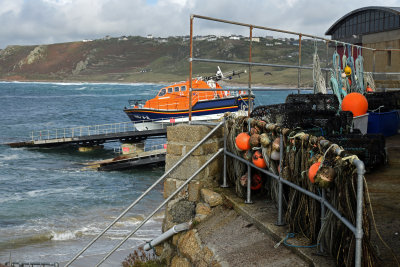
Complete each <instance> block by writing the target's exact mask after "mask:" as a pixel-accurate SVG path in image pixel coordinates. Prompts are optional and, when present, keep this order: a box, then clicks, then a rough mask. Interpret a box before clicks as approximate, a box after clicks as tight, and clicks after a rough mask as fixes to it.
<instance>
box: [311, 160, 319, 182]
mask: <svg viewBox="0 0 400 267" xmlns="http://www.w3.org/2000/svg"><path fill="white" fill-rule="evenodd" d="M320 165H321V162H316V163H314V164H313V165H311V167H310V169H308V179H310V181H311V183H314V182H315V181H314V178H315V175H317V171H318V169H319V166H320Z"/></svg>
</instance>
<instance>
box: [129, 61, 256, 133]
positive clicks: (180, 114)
mask: <svg viewBox="0 0 400 267" xmlns="http://www.w3.org/2000/svg"><path fill="white" fill-rule="evenodd" d="M242 73H245V71H236V72H235V71H231V72H228V73H222V72H221V70H220V68H219V67H218V71H217V73H216V74H215V75H213V76H208V77H198V78H195V79H192V88H193V89H220V90H216V91H193V92H192V120H215V119H219V118H220V117H221V116H222V115H223V114H224V113H225V112H238V111H246V110H247V109H248V104H249V96H248V94H247V92H245V91H224V90H223V88H222V87H221V86H220V85H219V84H218V81H221V80H225V79H232V77H233V76H236V75H240V74H242ZM189 88H190V85H189V81H186V82H180V83H176V84H173V85H169V86H166V87H163V88H161V89H160V91H159V92H158V94H157V95H156V96H155V97H154V98H153V99H150V100H147V101H144V100H129V104H130V106H129V107H128V108H127V107H125V108H124V112H125V113H126V114H127V115H128V117H129V118H130V119H131V120H132V122H134V123H135V125H136V128H137V129H138V130H151V129H159V128H162V127H165V125H166V124H168V123H176V122H183V121H187V120H188V117H189ZM251 101H254V96H252V97H251ZM139 124H142V126H143V127H141V126H140V125H139ZM161 124H162V126H160V125H161Z"/></svg>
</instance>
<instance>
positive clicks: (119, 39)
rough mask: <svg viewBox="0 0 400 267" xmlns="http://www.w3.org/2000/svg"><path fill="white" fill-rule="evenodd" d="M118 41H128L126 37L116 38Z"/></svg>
mask: <svg viewBox="0 0 400 267" xmlns="http://www.w3.org/2000/svg"><path fill="white" fill-rule="evenodd" d="M118 41H128V37H126V36H121V37H119V38H118Z"/></svg>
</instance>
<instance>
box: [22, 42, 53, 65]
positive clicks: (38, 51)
mask: <svg viewBox="0 0 400 267" xmlns="http://www.w3.org/2000/svg"><path fill="white" fill-rule="evenodd" d="M46 52H47V46H45V45H39V46H36V47H35V48H34V49H33V50H32V51H31V52H30V53H29V55H28V56H27V57H26V58H25V59H23V60H21V61H20V62H19V63H18V67H19V68H21V67H22V66H23V65H25V64H27V65H30V64H33V63H36V62H38V61H40V60H41V59H44V58H45V57H46Z"/></svg>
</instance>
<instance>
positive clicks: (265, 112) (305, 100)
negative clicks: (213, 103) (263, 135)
mask: <svg viewBox="0 0 400 267" xmlns="http://www.w3.org/2000/svg"><path fill="white" fill-rule="evenodd" d="M394 99H396V98H394ZM399 103H400V102H399ZM399 106H400V105H399ZM251 118H255V119H260V120H263V121H265V122H267V123H278V124H280V125H282V126H284V127H287V128H290V129H301V130H302V131H304V132H306V133H308V134H312V135H314V136H324V137H326V138H327V139H329V140H332V141H334V142H335V143H337V144H338V145H339V146H341V147H343V148H344V149H345V150H348V151H351V152H352V153H353V154H355V155H357V156H358V157H359V158H360V159H361V160H362V161H363V162H364V163H365V165H366V167H367V170H371V169H373V168H375V167H379V166H382V165H384V164H386V162H387V160H386V151H385V137H384V135H382V134H375V133H373V134H361V132H359V131H358V130H357V129H353V115H352V113H351V112H350V111H341V110H340V108H339V102H338V100H337V98H336V96H335V95H332V94H291V95H288V97H287V98H286V102H285V103H283V104H277V105H268V106H258V107H256V108H255V109H254V110H253V112H252V113H251Z"/></svg>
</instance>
